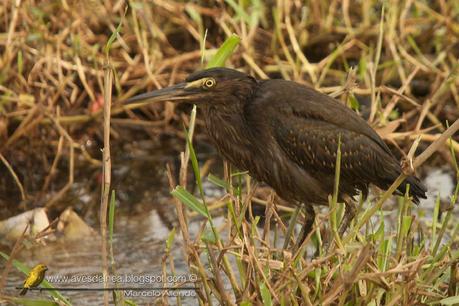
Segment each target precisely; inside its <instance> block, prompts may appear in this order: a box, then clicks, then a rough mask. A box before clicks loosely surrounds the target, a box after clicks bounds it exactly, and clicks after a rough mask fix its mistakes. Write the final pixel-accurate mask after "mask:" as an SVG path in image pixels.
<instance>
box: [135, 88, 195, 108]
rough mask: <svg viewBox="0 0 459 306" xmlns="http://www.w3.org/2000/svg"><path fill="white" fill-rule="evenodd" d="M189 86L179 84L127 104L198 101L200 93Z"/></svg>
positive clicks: (143, 95)
mask: <svg viewBox="0 0 459 306" xmlns="http://www.w3.org/2000/svg"><path fill="white" fill-rule="evenodd" d="M187 85H188V84H187V83H179V84H177V85H173V86H170V87H166V88H163V89H159V90H155V91H151V92H147V93H144V94H141V95H137V96H134V97H132V98H130V99H128V100H126V103H133V102H140V104H150V103H152V102H157V101H177V102H181V101H186V100H191V99H193V100H194V99H196V98H197V96H198V94H199V93H198V92H196V91H194V90H193V89H191V88H188V86H187Z"/></svg>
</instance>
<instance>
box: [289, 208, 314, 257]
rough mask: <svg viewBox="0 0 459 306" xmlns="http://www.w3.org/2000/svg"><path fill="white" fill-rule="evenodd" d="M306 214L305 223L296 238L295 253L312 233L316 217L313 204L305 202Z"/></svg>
mask: <svg viewBox="0 0 459 306" xmlns="http://www.w3.org/2000/svg"><path fill="white" fill-rule="evenodd" d="M304 208H305V216H304V218H305V219H304V224H303V226H302V228H301V232H300V234H299V235H298V239H297V240H296V243H295V245H294V246H293V253H295V252H296V251H297V250H298V249H299V248H300V246H301V245H302V244H303V242H304V240H306V237H308V235H309V234H310V233H311V231H312V228H313V226H314V220H315V219H316V212H315V210H314V207H313V206H312V205H308V204H305V205H304Z"/></svg>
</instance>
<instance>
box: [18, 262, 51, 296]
mask: <svg viewBox="0 0 459 306" xmlns="http://www.w3.org/2000/svg"><path fill="white" fill-rule="evenodd" d="M47 270H48V268H47V267H46V266H45V265H42V264H39V265H36V266H35V267H33V268H32V270H30V272H29V275H27V278H26V279H25V281H24V285H23V286H22V287H23V288H22V290H21V292H20V293H19V294H20V295H25V294H26V293H27V289H29V288H35V287H37V286H38V285H40V284H41V282H42V281H43V279H44V278H45V272H46V271H47Z"/></svg>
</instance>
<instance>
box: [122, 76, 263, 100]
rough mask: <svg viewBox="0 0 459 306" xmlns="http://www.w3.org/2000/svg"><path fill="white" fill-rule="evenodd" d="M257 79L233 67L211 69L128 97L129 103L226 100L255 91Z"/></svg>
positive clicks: (241, 96)
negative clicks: (169, 84) (165, 86)
mask: <svg viewBox="0 0 459 306" xmlns="http://www.w3.org/2000/svg"><path fill="white" fill-rule="evenodd" d="M256 83H257V81H256V80H255V79H254V78H253V77H251V76H249V75H247V74H245V73H242V72H239V71H237V70H234V69H229V68H210V69H206V70H201V71H198V72H195V73H192V74H191V75H189V76H188V77H187V78H186V80H185V82H183V83H179V84H176V85H173V86H170V87H167V88H163V89H159V90H155V91H151V92H147V93H144V94H141V95H138V96H134V97H132V98H130V99H129V100H127V102H128V103H132V102H140V101H145V104H148V103H151V102H156V101H172V102H189V103H195V104H201V103H215V104H218V103H226V102H229V101H234V98H233V99H232V98H230V97H235V98H239V99H241V98H243V97H244V96H247V95H249V94H251V93H252V91H253V88H254V86H255V85H256Z"/></svg>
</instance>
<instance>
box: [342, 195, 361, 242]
mask: <svg viewBox="0 0 459 306" xmlns="http://www.w3.org/2000/svg"><path fill="white" fill-rule="evenodd" d="M344 205H345V207H346V211H345V212H344V216H343V221H341V226H340V227H339V231H338V234H339V236H340V237H342V236H343V234H344V232H345V231H346V230H347V228H348V227H349V225H350V224H351V222H352V220H353V219H354V217H355V213H356V212H357V207H356V206H355V203H354V201H353V200H352V199H351V198H350V197H346V199H345V200H344Z"/></svg>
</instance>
